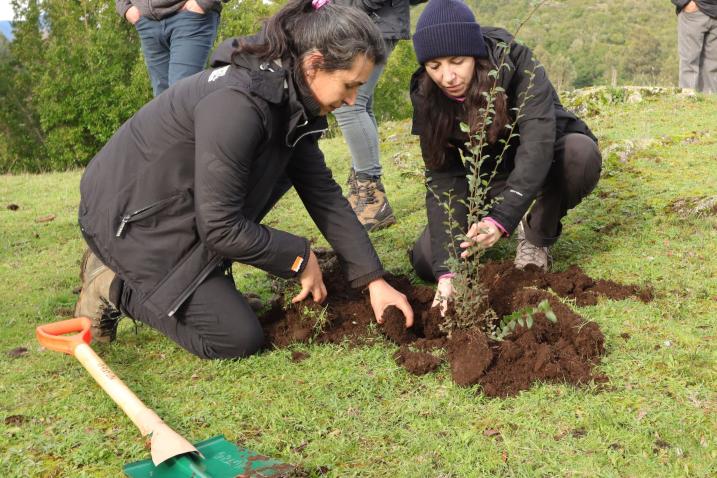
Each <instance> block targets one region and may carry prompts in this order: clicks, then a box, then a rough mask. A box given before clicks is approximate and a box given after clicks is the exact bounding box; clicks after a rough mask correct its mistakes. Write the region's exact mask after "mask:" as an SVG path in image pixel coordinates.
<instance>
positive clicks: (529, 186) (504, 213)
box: [488, 44, 556, 233]
mask: <svg viewBox="0 0 717 478" xmlns="http://www.w3.org/2000/svg"><path fill="white" fill-rule="evenodd" d="M513 48H514V50H513V51H512V52H511V57H512V58H513V64H514V65H515V68H516V71H515V73H514V80H513V83H512V84H511V86H510V87H509V89H508V95H509V97H510V98H511V100H512V101H511V103H512V104H514V105H515V107H519V106H520V105H521V104H523V106H522V110H521V111H520V115H519V117H518V118H517V128H518V131H517V132H518V133H519V134H520V137H519V138H518V139H519V140H520V141H519V145H518V148H517V151H516V154H515V167H514V168H513V170H512V171H511V173H510V175H509V176H508V180H507V186H506V188H505V191H504V192H503V193H502V195H500V196H499V199H498V203H497V204H495V205H494V206H493V207H492V208H491V210H490V211H489V213H488V215H489V216H491V217H492V218H493V219H495V220H496V221H498V222H499V223H500V224H501V225H502V226H503V227H504V228H505V229H506V231H507V232H508V233H512V232H513V230H515V228H516V227H517V226H518V223H519V222H520V220H521V218H522V217H523V215H524V214H525V212H526V211H527V210H528V208H529V207H530V205H531V204H532V202H533V200H534V199H535V198H536V196H537V195H538V193H539V192H540V188H541V187H542V186H543V184H544V182H545V179H546V178H547V176H548V171H549V170H550V166H551V165H552V163H553V153H554V150H555V138H556V125H555V106H554V104H553V86H552V84H551V83H550V80H549V79H548V77H547V75H546V73H545V69H544V68H543V67H542V65H540V64H539V63H537V62H535V61H534V60H533V55H532V53H531V52H530V50H529V49H528V48H526V47H524V46H520V45H515V44H514V45H513ZM533 71H534V72H535V77H534V78H533V80H532V82H531V79H530V76H531V72H533Z"/></svg>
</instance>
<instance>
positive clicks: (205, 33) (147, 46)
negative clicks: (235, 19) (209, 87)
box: [134, 10, 219, 96]
mask: <svg viewBox="0 0 717 478" xmlns="http://www.w3.org/2000/svg"><path fill="white" fill-rule="evenodd" d="M218 25H219V13H217V12H216V11H214V10H210V11H208V12H207V13H206V14H204V15H202V14H199V13H194V12H189V11H186V10H182V11H179V12H177V13H175V14H174V15H172V16H170V17H167V18H163V19H162V20H151V19H149V18H147V17H140V19H139V20H138V21H137V23H135V24H134V26H135V28H136V29H137V33H138V34H139V38H140V41H141V42H142V52H143V53H144V61H145V63H146V64H147V70H148V71H149V77H150V79H151V80H152V91H153V92H154V96H157V95H159V94H160V93H161V92H163V91H164V90H166V89H167V88H169V87H170V86H171V85H173V84H174V83H176V82H177V81H179V80H181V79H182V78H185V77H187V76H191V75H193V74H195V73H197V72H199V71H202V70H203V69H204V66H205V64H206V62H207V57H208V56H209V52H210V51H211V49H212V46H213V45H214V39H215V38H216V36H217V26H218Z"/></svg>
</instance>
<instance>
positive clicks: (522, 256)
mask: <svg viewBox="0 0 717 478" xmlns="http://www.w3.org/2000/svg"><path fill="white" fill-rule="evenodd" d="M552 263H553V258H552V257H550V252H549V251H548V248H547V247H540V246H536V245H534V244H532V243H530V242H529V241H528V240H527V239H526V238H525V229H523V223H522V222H521V223H520V224H519V225H518V247H517V248H516V250H515V260H514V261H513V264H514V265H515V268H516V269H525V268H526V267H528V266H533V267H537V268H538V269H540V270H542V271H543V272H548V271H549V270H550V266H551V265H552Z"/></svg>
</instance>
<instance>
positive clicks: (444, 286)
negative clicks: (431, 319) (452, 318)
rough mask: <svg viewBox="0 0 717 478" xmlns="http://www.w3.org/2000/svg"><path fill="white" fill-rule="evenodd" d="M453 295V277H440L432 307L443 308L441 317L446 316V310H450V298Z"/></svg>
mask: <svg viewBox="0 0 717 478" xmlns="http://www.w3.org/2000/svg"><path fill="white" fill-rule="evenodd" d="M452 296H453V279H452V277H451V276H447V277H441V278H440V279H438V286H437V287H436V296H435V297H434V298H433V304H431V307H436V306H439V307H440V310H441V317H445V315H446V310H448V300H449V299H450V298H451V297H452Z"/></svg>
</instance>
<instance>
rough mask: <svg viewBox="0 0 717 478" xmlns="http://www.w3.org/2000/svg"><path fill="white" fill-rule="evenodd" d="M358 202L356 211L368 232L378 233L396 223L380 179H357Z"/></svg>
mask: <svg viewBox="0 0 717 478" xmlns="http://www.w3.org/2000/svg"><path fill="white" fill-rule="evenodd" d="M356 184H357V186H358V202H357V204H356V207H355V208H354V211H356V216H357V217H358V219H359V221H360V222H361V224H363V227H364V229H366V231H367V232H372V231H378V230H379V229H383V228H384V227H388V226H390V225H391V224H395V223H396V217H395V216H394V215H393V209H391V205H390V204H389V203H388V198H387V197H386V190H385V189H384V188H383V184H382V183H381V179H380V178H368V179H361V178H358V177H357V178H356Z"/></svg>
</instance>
